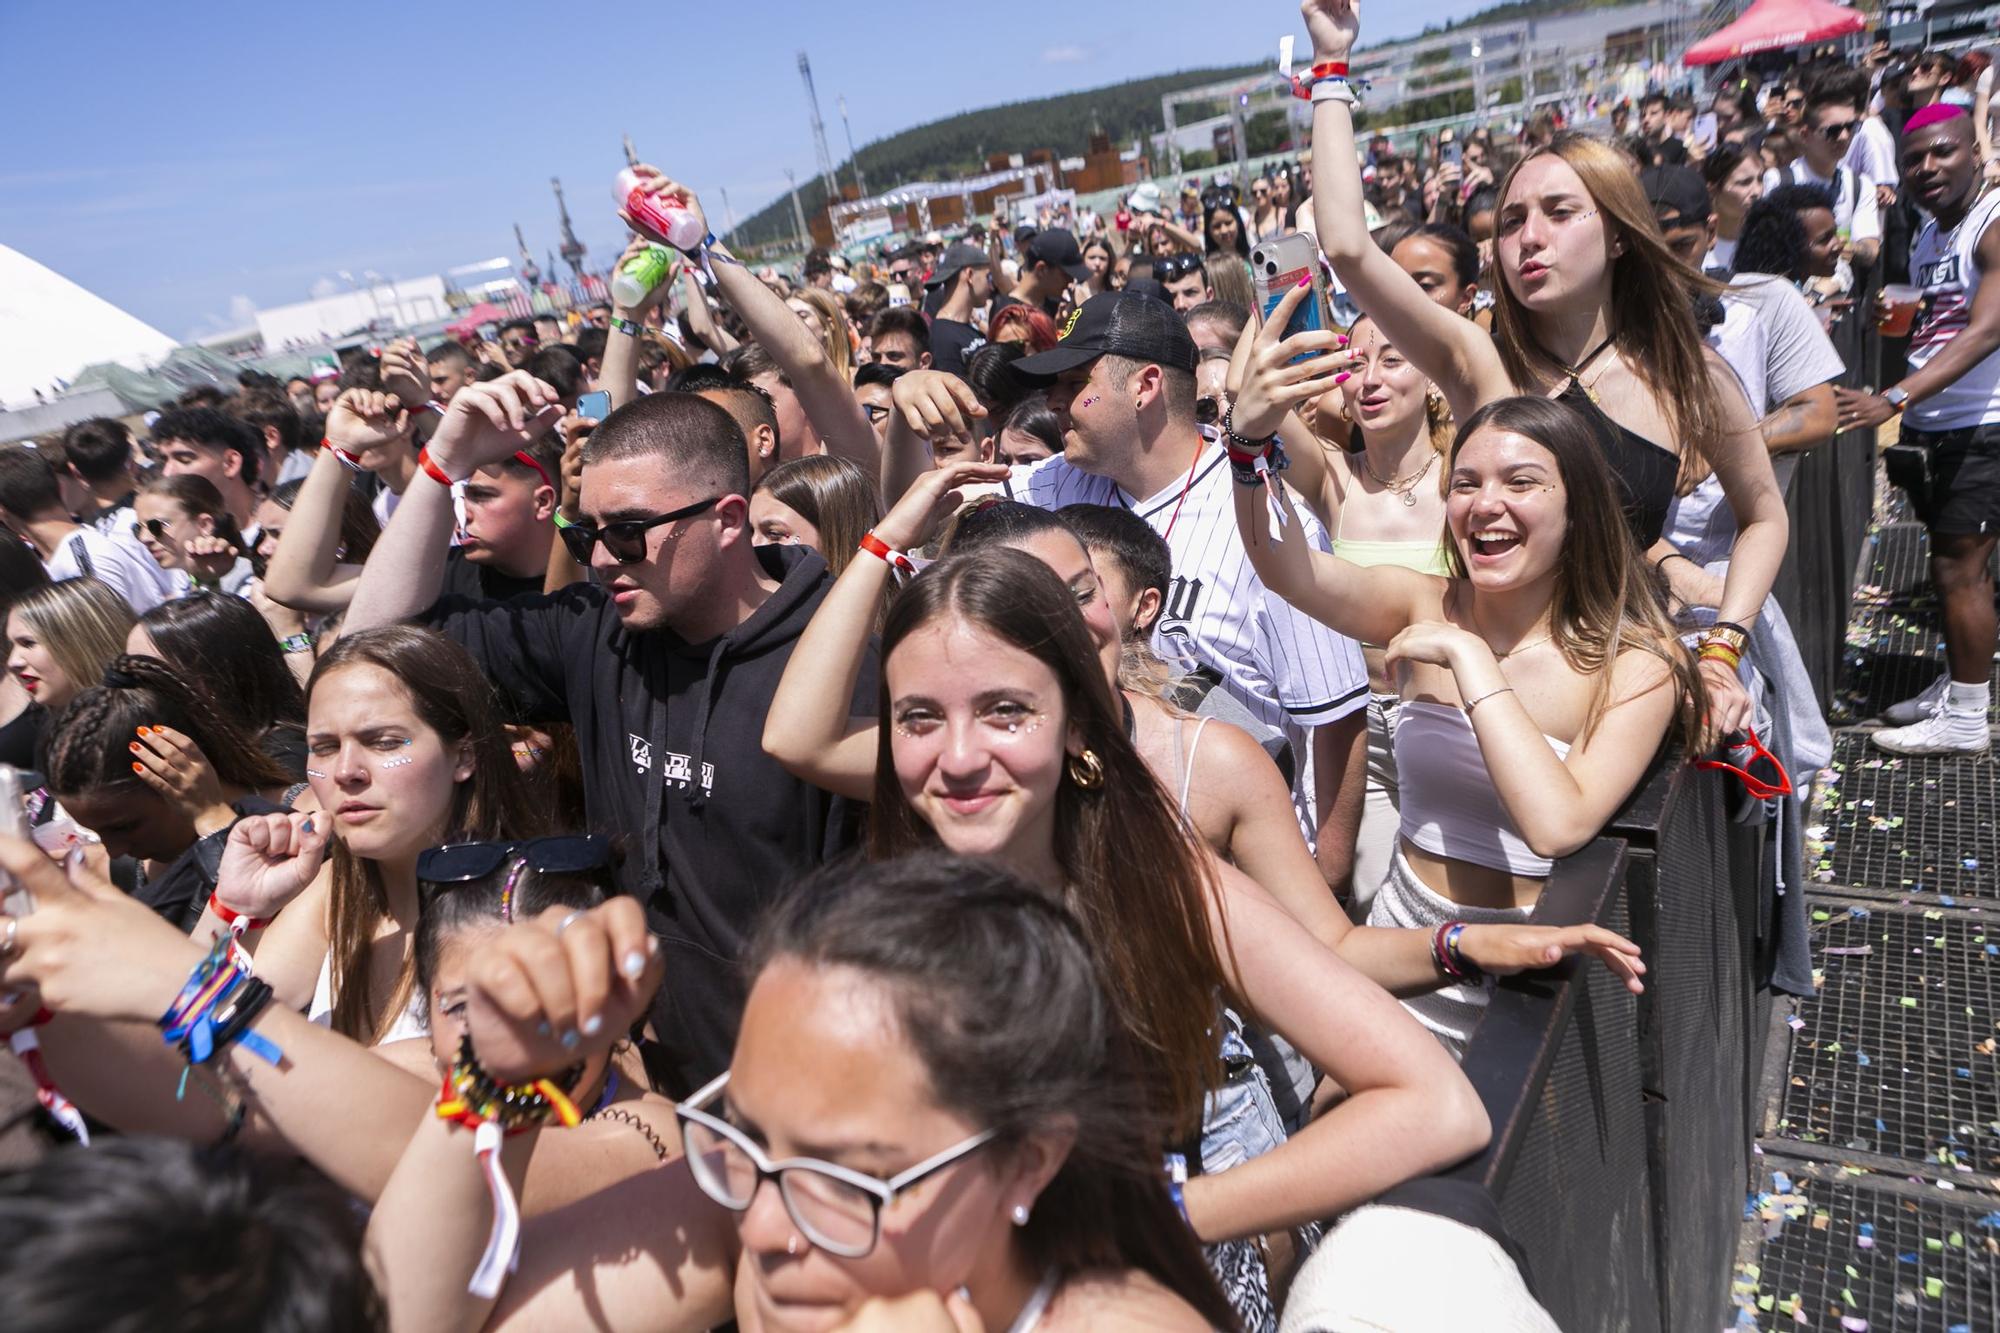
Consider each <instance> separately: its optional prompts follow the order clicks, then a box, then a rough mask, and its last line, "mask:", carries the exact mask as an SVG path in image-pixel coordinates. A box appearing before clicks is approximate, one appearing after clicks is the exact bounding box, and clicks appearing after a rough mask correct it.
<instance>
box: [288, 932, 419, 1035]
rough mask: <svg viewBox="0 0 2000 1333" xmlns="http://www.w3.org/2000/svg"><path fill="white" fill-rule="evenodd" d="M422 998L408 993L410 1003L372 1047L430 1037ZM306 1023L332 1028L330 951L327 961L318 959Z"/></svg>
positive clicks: (331, 959) (413, 993)
mask: <svg viewBox="0 0 2000 1333" xmlns="http://www.w3.org/2000/svg"><path fill="white" fill-rule="evenodd" d="M422 1000H423V997H422V996H420V995H418V994H417V993H416V988H415V987H414V986H413V987H411V990H410V1003H409V1006H408V1007H407V1008H405V1009H404V1010H403V1012H402V1013H400V1014H398V1015H396V1021H395V1022H394V1023H392V1024H390V1025H389V1030H388V1031H387V1032H385V1033H383V1034H382V1040H381V1041H379V1042H377V1043H375V1044H376V1045H378V1046H387V1045H388V1044H389V1043H390V1042H392V1041H406V1040H408V1039H409V1038H411V1037H429V1036H430V1035H431V1025H430V1020H429V1016H428V1011H427V1010H426V1009H425V1007H424V1005H423V1003H422ZM306 1019H307V1020H308V1021H309V1022H313V1023H317V1024H319V1025H320V1026H321V1027H323V1028H328V1027H332V1026H333V951H332V950H331V949H329V950H327V954H326V957H324V958H322V959H320V963H319V980H318V981H316V982H314V983H313V997H312V1004H311V1005H310V1006H309V1007H308V1008H307V1009H306Z"/></svg>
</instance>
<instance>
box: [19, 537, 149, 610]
mask: <svg viewBox="0 0 2000 1333" xmlns="http://www.w3.org/2000/svg"><path fill="white" fill-rule="evenodd" d="M42 568H43V569H45V570H47V571H48V575H49V579H50V581H51V582H54V583H61V582H62V581H63V580H64V579H80V578H93V579H96V580H97V581H98V582H100V583H103V584H105V585H107V586H108V587H109V588H110V589H111V590H112V591H113V592H115V593H117V594H118V595H119V596H120V597H122V598H124V599H125V604H126V605H127V606H130V607H131V608H132V614H133V615H135V616H143V615H145V614H146V613H147V612H148V611H150V610H152V609H153V608H154V607H156V606H158V605H159V604H160V603H161V602H164V601H166V600H167V599H168V598H169V597H171V596H173V592H172V585H171V581H170V579H169V575H168V571H166V570H164V569H162V568H160V566H159V565H158V564H157V563H156V562H155V561H154V560H153V557H151V556H149V555H147V554H146V553H145V551H143V550H140V549H138V548H136V547H134V546H132V545H129V544H127V543H125V542H118V541H113V540H112V539H111V538H109V537H107V536H105V535H104V534H103V533H101V532H99V531H97V529H95V528H78V529H77V530H76V531H75V532H73V533H71V534H70V535H69V536H67V537H65V538H63V539H62V543H61V544H60V545H59V546H57V547H56V553H55V554H54V555H53V556H51V557H50V558H48V559H47V560H44V561H43V562H42Z"/></svg>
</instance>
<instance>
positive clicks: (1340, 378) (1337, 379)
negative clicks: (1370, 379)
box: [1333, 370, 1354, 384]
mask: <svg viewBox="0 0 2000 1333" xmlns="http://www.w3.org/2000/svg"><path fill="white" fill-rule="evenodd" d="M1352 378H1354V377H1353V376H1352V375H1349V374H1348V373H1347V372H1346V371H1344V370H1343V371H1341V372H1340V373H1339V374H1338V375H1335V376H1334V377H1333V382H1334V383H1335V384H1340V383H1344V382H1345V381H1347V380H1350V379H1352Z"/></svg>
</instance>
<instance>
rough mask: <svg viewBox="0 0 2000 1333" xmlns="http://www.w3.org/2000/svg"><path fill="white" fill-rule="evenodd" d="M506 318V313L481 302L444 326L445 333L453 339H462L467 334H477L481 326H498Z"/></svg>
mask: <svg viewBox="0 0 2000 1333" xmlns="http://www.w3.org/2000/svg"><path fill="white" fill-rule="evenodd" d="M506 318H507V312H506V311H505V310H502V309H501V308H500V307H499V306H497V305H494V304H493V303H492V302H491V301H481V302H480V303H479V304H478V305H476V306H474V307H472V309H470V310H468V311H466V312H465V313H464V314H463V315H460V316H459V317H458V318H457V319H455V320H453V321H452V322H451V323H449V324H447V325H445V326H444V328H445V332H446V333H449V334H450V335H451V336H452V337H454V338H463V337H464V336H465V335H466V334H468V333H477V332H478V331H479V326H480V325H481V324H498V323H500V322H501V321H503V320H505V319H506Z"/></svg>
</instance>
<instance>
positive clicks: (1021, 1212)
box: [1009, 1203, 1028, 1227]
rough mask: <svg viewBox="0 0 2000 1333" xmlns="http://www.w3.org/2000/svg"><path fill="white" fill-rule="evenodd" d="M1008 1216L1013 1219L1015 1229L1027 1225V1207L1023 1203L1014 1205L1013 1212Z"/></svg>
mask: <svg viewBox="0 0 2000 1333" xmlns="http://www.w3.org/2000/svg"><path fill="white" fill-rule="evenodd" d="M1009 1216H1010V1217H1012V1218H1013V1219H1014V1225H1015V1226H1017V1227H1024V1226H1026V1225H1028V1205H1027V1204H1025V1203H1017V1204H1015V1205H1014V1211H1013V1212H1012V1213H1010V1214H1009Z"/></svg>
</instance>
